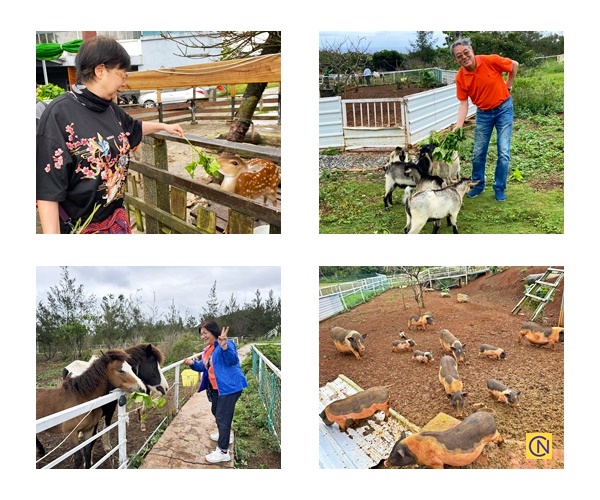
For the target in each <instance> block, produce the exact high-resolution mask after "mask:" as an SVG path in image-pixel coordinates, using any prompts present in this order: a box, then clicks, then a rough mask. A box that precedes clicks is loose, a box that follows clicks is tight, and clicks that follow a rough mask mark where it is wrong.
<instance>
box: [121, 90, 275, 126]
mask: <svg viewBox="0 0 600 500" xmlns="http://www.w3.org/2000/svg"><path fill="white" fill-rule="evenodd" d="M192 104H193V105H190V103H187V102H180V103H169V104H162V103H161V104H158V105H157V106H156V107H154V108H143V107H141V106H139V105H137V104H135V105H124V106H123V108H124V109H125V111H126V112H127V113H128V114H130V115H131V116H133V117H134V118H136V119H138V120H158V121H160V122H164V123H171V122H180V121H182V115H185V116H186V118H187V117H189V119H190V120H191V121H192V123H194V122H196V121H202V120H218V121H228V120H232V119H233V118H234V116H235V114H236V112H237V110H238V108H239V104H240V101H239V100H237V101H236V98H235V97H232V98H229V99H227V98H225V99H220V100H216V101H206V100H198V99H196V100H194V102H193V103H192ZM279 104H280V103H279V97H278V96H268V97H263V98H261V99H260V101H259V103H258V106H257V107H256V112H255V113H254V116H253V117H252V121H254V122H258V121H260V122H263V121H266V122H268V121H277V123H280V121H281V115H280V106H279Z"/></svg>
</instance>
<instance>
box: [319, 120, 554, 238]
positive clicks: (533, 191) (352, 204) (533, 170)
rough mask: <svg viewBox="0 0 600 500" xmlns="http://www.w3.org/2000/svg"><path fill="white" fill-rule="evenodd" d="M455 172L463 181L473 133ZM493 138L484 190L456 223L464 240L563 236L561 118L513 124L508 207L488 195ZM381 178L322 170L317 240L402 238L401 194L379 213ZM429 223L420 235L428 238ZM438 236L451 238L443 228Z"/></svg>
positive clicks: (377, 174) (367, 173) (466, 202)
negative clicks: (367, 236) (468, 237)
mask: <svg viewBox="0 0 600 500" xmlns="http://www.w3.org/2000/svg"><path fill="white" fill-rule="evenodd" d="M465 135H466V140H465V141H464V142H463V143H462V144H461V149H460V153H461V170H462V174H463V175H464V176H470V173H471V158H470V152H472V150H473V129H472V128H471V129H466V130H465ZM496 157H497V154H496V147H495V136H492V140H491V143H490V148H489V152H488V158H487V168H486V190H485V191H484V193H483V194H481V195H479V196H478V197H477V198H474V199H470V198H466V197H465V199H464V201H463V206H462V208H461V211H460V213H459V215H458V229H459V231H460V233H464V234H562V233H563V232H564V191H563V184H564V117H563V116H562V115H556V114H554V115H548V116H533V117H530V118H521V119H515V124H514V129H513V140H512V147H511V164H510V171H509V179H508V185H507V190H506V195H507V200H506V201H505V202H503V203H498V202H496V201H495V200H494V193H493V189H492V185H493V182H494V181H493V176H494V170H495V163H496ZM384 191H385V174H384V172H383V171H382V170H364V171H360V172H356V171H354V172H350V171H344V170H324V171H322V172H321V175H320V186H319V207H320V211H319V212H320V232H321V233H322V234H397V233H403V232H404V226H405V225H406V213H405V211H404V206H403V204H402V197H403V194H404V192H403V190H401V189H396V190H395V191H394V193H393V199H394V205H393V206H392V207H390V209H389V210H385V209H384V204H383V195H384ZM432 225H433V223H431V222H429V223H427V224H426V226H425V227H424V228H423V230H422V233H430V232H431V231H432ZM440 233H442V234H443V233H452V228H451V227H448V226H447V225H446V222H445V221H444V222H443V223H442V227H441V229H440Z"/></svg>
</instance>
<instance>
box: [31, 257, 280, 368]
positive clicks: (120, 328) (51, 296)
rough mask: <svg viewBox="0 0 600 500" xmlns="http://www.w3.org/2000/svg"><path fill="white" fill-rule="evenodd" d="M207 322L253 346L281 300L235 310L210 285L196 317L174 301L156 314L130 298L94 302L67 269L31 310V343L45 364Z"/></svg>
mask: <svg viewBox="0 0 600 500" xmlns="http://www.w3.org/2000/svg"><path fill="white" fill-rule="evenodd" d="M209 319H213V320H215V321H217V323H219V325H222V326H226V325H228V326H229V336H230V337H235V336H238V337H244V338H246V339H249V340H255V339H257V338H260V337H261V336H263V335H264V334H265V333H267V332H268V331H270V330H272V329H273V328H277V327H279V325H280V324H281V299H280V298H276V297H275V295H274V292H273V290H270V291H269V294H268V296H267V297H266V298H264V297H262V295H261V293H260V290H256V293H255V296H254V298H253V299H252V300H251V302H250V303H245V304H240V303H239V302H238V300H237V298H236V297H235V295H234V294H233V293H232V294H231V296H230V297H229V300H228V301H227V302H223V301H220V300H219V299H218V295H217V282H216V281H215V282H214V283H213V285H212V287H211V290H210V293H209V296H208V300H207V303H206V305H205V306H203V307H202V310H201V311H200V312H199V313H198V314H197V315H193V314H191V313H190V312H189V311H187V310H186V311H185V312H184V314H183V315H182V314H181V313H180V311H179V309H178V308H177V307H176V305H175V301H174V300H173V301H172V302H171V305H170V307H169V309H168V311H167V312H166V313H161V312H160V311H159V309H158V307H157V305H156V303H155V302H154V303H152V304H144V303H143V301H142V300H141V298H140V297H139V296H137V295H135V294H132V295H130V296H128V297H126V296H124V295H123V294H119V295H113V294H108V295H105V296H104V297H102V298H101V299H100V301H99V302H98V299H97V298H96V297H95V296H94V295H93V294H88V293H87V292H86V290H85V288H84V286H83V285H81V284H79V285H78V284H77V283H76V279H75V278H73V277H71V276H70V275H69V270H68V267H61V276H60V280H59V283H58V284H56V285H54V286H52V287H50V289H49V291H48V292H47V294H46V298H45V300H41V301H40V302H39V303H38V304H37V309H36V340H37V344H38V350H39V351H40V352H41V353H43V354H44V356H45V357H46V358H47V359H52V358H53V357H54V356H56V354H57V353H58V352H60V353H61V354H62V355H63V356H64V357H65V358H73V359H75V358H79V359H82V358H85V355H86V353H87V352H88V351H89V349H90V346H92V345H104V346H106V347H107V348H113V347H119V346H125V345H129V344H134V343H138V342H151V343H159V342H164V341H166V340H173V339H176V338H177V337H179V336H181V335H183V334H185V333H194V334H197V331H198V325H199V324H200V323H201V322H202V321H206V320H209Z"/></svg>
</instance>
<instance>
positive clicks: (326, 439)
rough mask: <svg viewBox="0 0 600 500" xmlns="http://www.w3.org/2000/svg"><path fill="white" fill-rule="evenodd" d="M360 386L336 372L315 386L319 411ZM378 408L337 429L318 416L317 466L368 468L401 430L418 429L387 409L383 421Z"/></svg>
mask: <svg viewBox="0 0 600 500" xmlns="http://www.w3.org/2000/svg"><path fill="white" fill-rule="evenodd" d="M361 390H362V389H361V388H360V387H358V386H357V385H356V384H355V383H354V382H353V381H352V380H350V379H349V378H347V377H345V376H344V375H339V376H338V378H337V379H335V380H334V381H332V382H329V383H327V384H326V385H325V386H323V387H321V388H320V389H319V413H320V412H321V411H323V409H324V408H325V407H326V406H327V405H328V404H330V403H332V402H333V401H337V400H338V399H343V398H346V397H348V396H350V395H352V394H356V393H357V392H359V391H361ZM384 418H385V414H384V413H383V411H378V412H377V413H375V415H373V417H372V418H370V419H367V420H366V423H363V422H364V421H361V425H360V427H349V428H348V429H346V432H341V431H340V429H339V427H338V425H337V424H333V425H331V426H327V425H325V423H324V422H323V420H322V419H321V418H319V466H320V468H321V469H370V468H372V467H375V466H376V465H378V464H379V463H380V462H381V460H384V459H386V458H387V457H388V455H389V454H390V452H391V450H392V448H393V446H394V444H395V442H396V441H397V440H398V438H399V437H400V434H401V433H402V431H403V430H406V431H408V432H409V433H410V432H418V431H419V428H418V427H417V426H415V425H414V424H411V423H410V422H408V421H407V420H406V419H404V417H402V416H401V415H399V414H398V413H396V412H395V411H394V410H392V409H390V416H389V418H388V419H387V420H384Z"/></svg>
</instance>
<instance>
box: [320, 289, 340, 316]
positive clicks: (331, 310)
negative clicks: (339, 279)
mask: <svg viewBox="0 0 600 500" xmlns="http://www.w3.org/2000/svg"><path fill="white" fill-rule="evenodd" d="M344 309H345V307H344V303H343V302H342V295H341V294H339V293H338V294H335V295H327V296H326V297H319V321H323V320H324V319H327V318H330V317H331V316H335V315H336V314H338V313H341V312H342V311H344Z"/></svg>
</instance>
